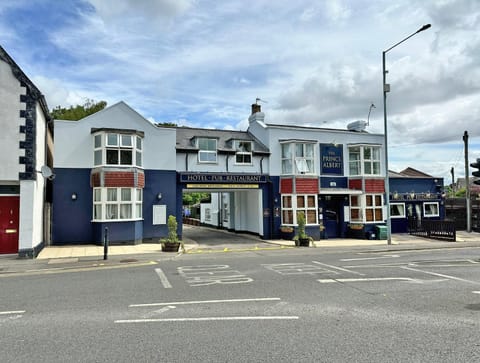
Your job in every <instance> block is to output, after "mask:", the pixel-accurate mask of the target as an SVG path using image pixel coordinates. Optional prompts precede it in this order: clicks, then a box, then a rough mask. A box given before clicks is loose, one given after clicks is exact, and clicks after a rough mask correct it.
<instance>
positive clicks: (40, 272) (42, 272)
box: [0, 261, 157, 278]
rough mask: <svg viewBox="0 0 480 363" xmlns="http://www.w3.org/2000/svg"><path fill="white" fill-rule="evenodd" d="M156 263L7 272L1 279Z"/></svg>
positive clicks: (0, 276)
mask: <svg viewBox="0 0 480 363" xmlns="http://www.w3.org/2000/svg"><path fill="white" fill-rule="evenodd" d="M156 264H157V262H155V261H148V262H138V263H122V264H121V265H107V264H103V263H98V264H97V263H95V264H92V265H90V266H83V267H74V268H70V267H65V268H60V267H56V268H51V269H38V270H28V271H22V272H7V273H0V278H4V277H15V276H36V275H51V274H61V273H67V272H84V271H98V270H109V269H119V268H130V267H141V266H148V265H156Z"/></svg>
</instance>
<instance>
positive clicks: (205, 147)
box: [197, 138, 217, 163]
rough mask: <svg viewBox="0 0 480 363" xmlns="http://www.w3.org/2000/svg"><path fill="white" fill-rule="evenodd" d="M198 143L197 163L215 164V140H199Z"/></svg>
mask: <svg viewBox="0 0 480 363" xmlns="http://www.w3.org/2000/svg"><path fill="white" fill-rule="evenodd" d="M197 143H198V145H197V146H198V149H199V150H198V161H199V162H200V163H216V162H217V139H207V138H199V139H198V140H197Z"/></svg>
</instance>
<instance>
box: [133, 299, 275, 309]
mask: <svg viewBox="0 0 480 363" xmlns="http://www.w3.org/2000/svg"><path fill="white" fill-rule="evenodd" d="M279 300H281V299H280V298H279V297H260V298H251V299H228V300H197V301H195V300H194V301H174V302H166V303H151V304H132V305H129V307H131V308H138V307H149V306H170V305H171V306H175V305H191V304H216V303H231V302H232V303H233V302H251V301H254V302H255V301H279Z"/></svg>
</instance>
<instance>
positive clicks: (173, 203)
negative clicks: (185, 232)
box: [143, 170, 182, 240]
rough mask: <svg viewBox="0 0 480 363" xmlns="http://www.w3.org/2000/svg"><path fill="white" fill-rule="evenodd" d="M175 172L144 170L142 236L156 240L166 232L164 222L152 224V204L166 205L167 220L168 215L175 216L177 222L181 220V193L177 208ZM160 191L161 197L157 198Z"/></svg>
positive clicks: (165, 234) (166, 228)
mask: <svg viewBox="0 0 480 363" xmlns="http://www.w3.org/2000/svg"><path fill="white" fill-rule="evenodd" d="M176 185H177V173H176V172H175V171H162V170H145V188H144V189H143V238H144V239H153V240H158V239H160V238H161V237H165V236H167V234H168V227H167V225H166V224H162V225H153V206H154V205H166V206H167V220H168V216H169V215H174V216H176V217H177V222H178V223H179V224H181V221H182V202H181V198H182V195H181V193H180V206H179V207H178V208H177V204H178V198H177V188H176V187H175V186H176ZM158 193H162V198H161V199H160V200H159V199H158V198H157V196H158Z"/></svg>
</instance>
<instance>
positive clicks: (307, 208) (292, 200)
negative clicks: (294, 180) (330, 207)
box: [281, 194, 318, 226]
mask: <svg viewBox="0 0 480 363" xmlns="http://www.w3.org/2000/svg"><path fill="white" fill-rule="evenodd" d="M281 197H282V198H281V207H282V226H283V225H285V226H296V225H297V224H298V222H297V217H298V213H299V212H303V213H304V214H305V219H306V225H307V226H308V225H318V200H317V195H316V194H282V196H281ZM299 199H303V206H299V205H298V204H299V203H298V200H299ZM286 201H289V203H288V206H287V205H286V204H287V203H285V202H286ZM309 201H313V205H309V204H308V202H309ZM309 212H310V213H309ZM312 212H313V214H314V215H315V221H313V222H312V221H311V220H310V217H311V216H312ZM286 214H287V215H288V214H290V218H291V223H289V222H290V221H288V220H286V218H285V216H286ZM290 218H289V219H290Z"/></svg>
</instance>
